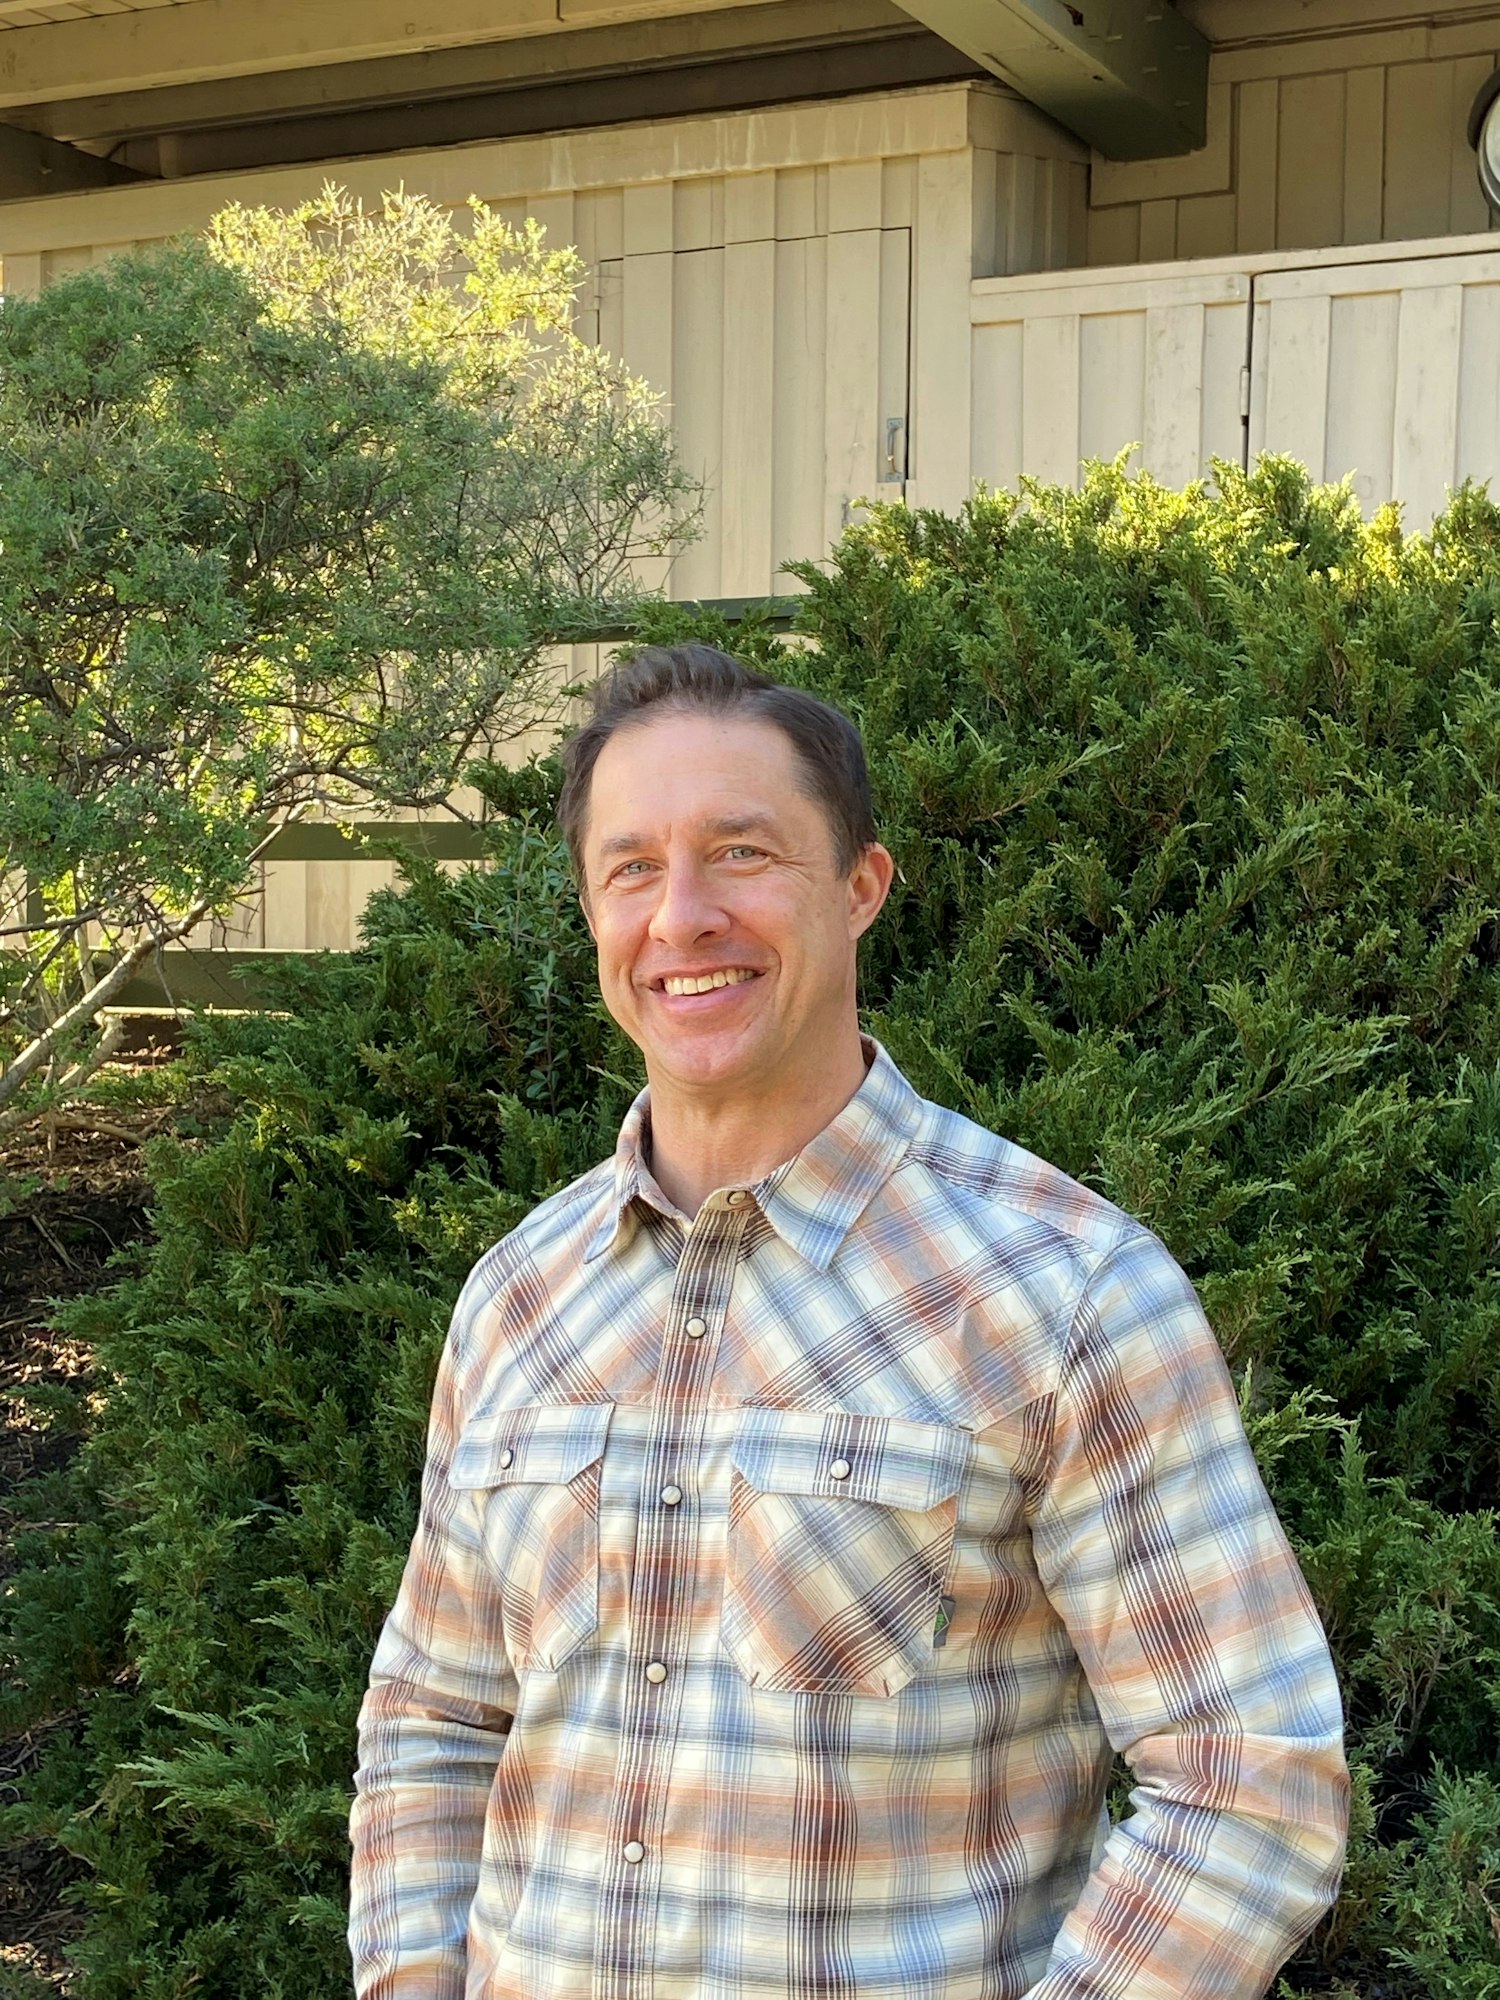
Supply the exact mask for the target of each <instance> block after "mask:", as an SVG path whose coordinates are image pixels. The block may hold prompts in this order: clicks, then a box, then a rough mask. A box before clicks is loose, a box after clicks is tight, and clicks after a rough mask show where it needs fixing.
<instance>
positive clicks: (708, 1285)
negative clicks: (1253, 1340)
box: [351, 646, 1347, 2000]
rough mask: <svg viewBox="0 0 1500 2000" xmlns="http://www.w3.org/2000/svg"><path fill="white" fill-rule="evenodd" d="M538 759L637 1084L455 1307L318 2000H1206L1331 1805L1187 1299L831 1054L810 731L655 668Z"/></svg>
mask: <svg viewBox="0 0 1500 2000" xmlns="http://www.w3.org/2000/svg"><path fill="white" fill-rule="evenodd" d="M564 762H565V784H564V789H563V794H562V801H561V807H560V819H561V822H562V826H563V829H564V831H565V833H566V835H567V838H568V841H569V844H570V846H571V849H572V852H573V856H574V860H575V863H576V866H577V870H578V879H579V885H580V891H581V895H582V899H583V907H584V910H585V912H586V914H587V917H588V922H589V926H590V929H591V931H592V934H593V936H594V939H595V941H596V943H597V946H598V953H599V978H600V984H601V986H602V989H603V993H604V998H605V1002H606V1004H607V1005H608V1007H609V1010H610V1012H611V1013H612V1014H613V1015H614V1017H615V1019H616V1020H617V1021H618V1022H619V1023H620V1025H621V1027H622V1028H623V1029H624V1030H625V1032H626V1033H627V1034H628V1035H629V1036H630V1037H631V1038H632V1040H634V1041H635V1042H637V1043H638V1044H639V1046H640V1048H641V1050H642V1052H643V1054H644V1057H645V1062H646V1072H647V1076H648V1079H649V1088H648V1090H647V1091H646V1092H645V1093H643V1095H642V1097H641V1098H640V1099H639V1100H638V1101H637V1103H636V1105H635V1106H634V1108H633V1109H632V1111H631V1112H630V1114H629V1116H628V1117H627V1119H626V1121H625V1125H624V1128H623V1130H622V1132H621V1134H620V1140H619V1146H618V1148H617V1151H616V1153H615V1156H614V1158H613V1159H612V1160H611V1161H607V1162H606V1163H605V1164H604V1165H602V1166H600V1167H598V1168H596V1169H595V1170H594V1171H593V1172H592V1173H590V1174H586V1175H585V1176H584V1177H583V1178H582V1179H581V1180H579V1181H577V1182H575V1183H574V1184H573V1185H572V1186H571V1187H569V1188H566V1189H564V1190H563V1192H562V1193H561V1194H559V1195H555V1196H553V1197H552V1198H551V1199H550V1200H548V1201H546V1202H543V1203H542V1205H541V1206H540V1207H539V1208H537V1209H536V1210H535V1211H534V1212H533V1213H532V1214H531V1215H530V1216H529V1217H528V1218H527V1220H526V1221H525V1222H524V1223H523V1224H522V1225H521V1227H520V1228H519V1229H517V1230H516V1231H515V1232H514V1233H513V1234H512V1235H510V1236H509V1237H507V1238H506V1239H505V1240H504V1241H503V1242H501V1243H499V1244H497V1245H496V1246H495V1248H494V1249H493V1250H491V1251H490V1252H489V1253H488V1254H487V1255H486V1256H485V1257H483V1258H482V1259H481V1260H480V1262H479V1263H478V1265H477V1266H476V1267H475V1269H474V1271H473V1273H472V1275H471V1277H470V1278H469V1281H468V1283H467V1285H466V1286H465V1288H464V1291H463V1294H462V1296H461V1298H460V1299H459V1302H458V1306H457V1308H456V1310H455V1313H454V1318H453V1328H452V1333H451V1335H450V1338H449V1342H448V1346H447V1349H446V1351H445V1353H444V1356H443V1361H442V1366H441V1370H440V1373H439V1377H438V1383H437V1389H436V1394H435V1398H434V1404H433V1414H432V1427H431V1433H430V1437H429V1447H428V1463H427V1471H426V1477H425V1480H424V1487H423V1499H422V1512H421V1521H420V1525H419V1527H418V1529H417V1534H416V1539H415V1541H414V1543H413V1546H412V1552H411V1557H410V1561H409V1563H408V1566H407V1571H406V1576H405V1580H404V1582H403V1584H402V1587H401V1593H400V1596H399V1598H398V1600H397V1603H396V1606H395V1609H394V1610H393V1611H392V1613H391V1616H390V1620H389V1623H388V1624H387V1626H386V1629H385V1632H384V1635H383V1636H382V1638H381V1641H380V1646H379V1649H378V1651H377V1653H376V1656H375V1663H374V1667H373V1670H372V1674H371V1683H370V1691H369V1694H368V1696H367V1698H366V1701H365V1705H364V1709H363V1711H362V1716H361V1766H360V1772H359V1780H358V1786H359V1797H358V1800H357V1803H356V1805H355V1809H354V1816H353V1839H354V1848H355V1870H354V1898H353V1917H352V1923H351V1940H352V1947H353V1952H354V1959H355V1967H356V1982H357V1985H358V1989H359V1992H360V1993H361V1994H363V1995H365V1996H368V1997H369V2000H417V1997H418V1996H421V2000H461V1996H467V2000H479V1996H492V2000H502V1996H503V2000H573V1996H580V2000H581V1996H584V1995H588V1996H592V2000H626V1996H629V2000H647V1996H651V2000H1018V1996H1020V1995H1022V1994H1027V1995H1030V1996H1031V2000H1075V1996H1076V2000H1084V1996H1088V2000H1200V1996H1201V2000H1207V1996H1214V1997H1215V2000H1224V1996H1230V1995H1240V1996H1245V2000H1251V1996H1254V1995H1256V1994H1259V1993H1260V1992H1262V1991H1263V1989H1264V1988H1265V1987H1266V1985H1267V1984H1268V1982H1269V1980H1270V1978H1271V1977H1272V1975H1273V1973H1274V1972H1275V1970H1276V1968H1277V1966H1278V1965H1279V1964H1280V1963H1281V1961H1282V1960H1283V1958H1284V1957H1285V1956H1286V1954H1287V1953H1288V1952H1289V1951H1290V1950H1291V1949H1292V1948H1293V1946H1294V1945H1295V1944H1296V1943H1297V1942H1298V1941H1299V1940H1300V1939H1301V1938H1302V1937H1303V1936H1304V1934H1305V1933H1306V1932H1307V1930H1308V1929H1309V1928H1310V1927H1311V1925H1312V1924H1313V1922H1314V1921H1315V1920H1316V1918H1317V1917H1318V1916H1319V1915H1320V1914H1321V1913H1322V1911H1323V1910H1324V1909H1325V1908H1326V1907H1327V1905H1328V1904H1329V1902H1330V1901H1331V1899H1332V1896H1333V1894H1334V1889H1335V1884H1336V1879H1337V1872H1338V1868H1339V1864H1340V1860H1341V1854H1342V1846H1343V1837H1344V1829H1345V1817H1346V1797H1347V1779H1346V1773H1345V1769H1344V1763H1343V1756H1342V1751H1341V1747H1340V1741H1341V1739H1340V1710H1339V1701H1338V1694H1337V1689H1336V1687H1335V1683H1334V1678H1333V1672H1332V1668H1331V1665H1330V1662H1329V1658H1328V1653H1327V1648H1326V1645H1325V1643H1324V1639H1323V1634H1322V1631H1321V1629H1320V1627H1319V1624H1318V1620H1317V1616H1316V1614H1315V1612H1314V1610H1313V1608H1312V1605H1311V1602H1310V1600H1309V1598H1308V1595H1307V1592H1306V1589H1305V1587H1304V1585H1303V1583H1302V1579H1301V1577H1300V1575H1299V1573H1298V1570H1297V1567H1296V1564H1295V1562H1294V1560H1293V1558H1292V1555H1291V1552H1290V1550H1289V1549H1288V1547H1287V1544H1286V1541H1285V1539H1284V1537H1283V1535H1282V1533H1281V1530H1280V1528H1279V1527H1278V1525H1277V1522H1276V1519H1275V1516H1274V1514H1273V1512H1272V1510H1271V1506H1270V1503H1269V1501H1268V1500H1267V1498H1266V1494H1265V1491H1264V1489H1263V1487H1262V1485H1261V1483H1260V1480H1259V1478H1258V1476H1257V1473H1256V1469H1255V1464H1254V1461H1253V1459H1252V1457H1251V1454H1250V1451H1249V1449H1248V1447H1247V1445H1246V1442H1245V1438H1244V1434H1243V1431H1242V1429H1241V1427H1240V1423H1239V1418H1238V1414H1237V1410H1236V1404H1235V1398H1234V1394H1233V1391H1232V1388H1231V1385H1230V1382H1229V1378H1228V1375H1227V1372H1226V1370H1225V1367H1224V1364H1223V1361H1222V1359H1221V1358H1220V1355H1219V1351H1218V1348H1217V1345H1216V1343H1215V1341H1214V1338H1213V1335H1212V1333H1211V1332H1210V1330H1209V1328H1208V1326H1207V1324H1206V1322H1205V1320H1204V1318H1203V1314H1202V1311H1201V1309H1200V1307H1199V1305H1198V1302H1197V1299H1196V1298H1195V1296H1194V1293H1193V1291H1192V1288H1191V1287H1190V1285H1189V1284H1188V1281H1187V1279H1186V1278H1185V1277H1184V1276H1183V1275H1182V1273H1181V1271H1180V1270H1179V1269H1178V1267H1177V1266H1176V1265H1175V1264H1174V1263H1173V1262H1172V1260H1171V1258H1170V1257H1169V1256H1168V1254H1167V1252H1166V1251H1165V1250H1164V1249H1163V1247H1162V1246H1161V1244H1160V1243H1159V1242H1157V1240H1156V1239H1155V1238H1154V1237H1153V1236H1151V1235H1150V1234H1149V1233H1148V1232H1147V1231H1146V1230H1145V1229H1143V1228H1142V1227H1141V1226H1140V1225H1139V1224H1138V1223H1135V1222H1133V1221H1132V1220H1131V1219H1130V1218H1129V1217H1128V1216H1125V1215H1123V1214H1121V1212H1120V1211H1119V1210H1118V1209H1115V1208H1113V1207H1111V1205H1110V1204H1109V1203H1108V1202H1106V1201H1104V1200H1102V1199H1101V1198H1100V1197H1099V1196H1097V1195H1094V1194H1092V1193H1090V1192H1089V1191H1088V1190H1087V1189H1085V1188H1083V1187H1080V1186H1079V1185H1078V1184H1077V1183H1075V1182H1073V1181H1071V1180H1069V1179H1068V1178H1067V1177H1066V1176H1064V1175H1063V1174H1061V1173H1059V1172H1058V1171H1056V1170H1055V1169H1054V1168H1052V1167H1049V1166H1047V1165H1046V1164H1045V1163H1043V1162H1042V1161H1040V1160H1037V1159H1034V1158H1032V1157H1031V1156H1030V1155H1029V1154H1026V1153H1024V1152H1022V1151H1020V1149H1019V1148H1017V1147H1015V1146H1012V1145H1010V1144H1008V1143H1007V1142H1006V1141H1005V1140H1004V1139H1000V1138H996V1137H995V1136H993V1135H992V1134H990V1133H988V1132H985V1131H981V1130H980V1129H979V1128H977V1127H976V1126H974V1125H971V1124H969V1123H968V1122H967V1121H966V1120H964V1119H962V1118H960V1117H957V1116H955V1115H954V1114H953V1113H951V1112H948V1111H944V1110H942V1109H940V1108H939V1107H938V1106H936V1105H933V1104H929V1103H926V1102H924V1101H923V1100H922V1099H921V1098H919V1097H918V1096H917V1095H916V1093H915V1092H914V1091H913V1090H912V1089H911V1087H910V1086H909V1085H908V1084H907V1083H906V1081H905V1079H904V1078H903V1077H902V1076H901V1075H900V1073H899V1072H898V1071H897V1069H896V1068H895V1066H894V1064H893V1063H892V1062H891V1060H890V1058H889V1057H888V1056H887V1055H885V1053H884V1052H883V1051H882V1050H880V1049H879V1048H877V1047H876V1046H875V1045H874V1044H873V1043H871V1042H869V1041H865V1040H862V1039H861V1036H860V1033H859V1029H858V1025H857V1020H856V1012H855V948H856V944H857V942H858V939H859V938H860V936H861V935H862V934H863V933H864V932H865V931H866V930H867V929H868V928H869V926H870V925H871V924H872V923H873V922H874V921H875V918H876V916H877V915H878V913H879V911H880V907H881V904H882V902H883V901H884V899H885V896H886V892H887V890H888V888H889V886H890V881H891V876H892V872H893V863H892V861H891V857H890V855H889V854H888V853H887V852H886V850H885V849H884V848H883V847H882V846H881V845H880V844H879V842H878V841H877V840H876V838H875V827H874V822H873V819H872V816H871V809H870V800H869V791H868V783H867V779H866V775H865V764H864V757H863V752H862V749H861V746H860V743H859V738H858V736H857V734H856V732H855V730H854V729H853V727H852V726H851V725H850V724H849V723H848V721H847V720H846V719H845V718H844V717H842V716H840V715H839V714H837V713H836V712H835V711H834V710H832V709H830V708H828V707H826V706H825V705H824V704H822V703H820V702H817V701H815V700H813V699H812V698H811V697H810V696H808V695H805V694H802V693H800V692H797V691H795V690H793V689H789V688H783V687H778V686H776V685H774V684H772V683H770V682H768V681H766V680H765V679H764V678H762V677H761V676H760V675H757V674H754V673H752V672H750V671H748V670H747V669H745V668H744V667H742V666H740V665H739V664H738V663H736V662H735V661H733V660H730V659H729V658H727V657H726V656H725V655H723V654H721V653H718V652H715V651H713V650H712V649H711V648H708V647H704V646H682V647H676V648H670V649H650V650H647V651H646V652H644V653H642V654H640V655H639V656H638V657H637V658H636V659H635V661H634V662H633V663H631V664H629V665H627V666H625V667H624V668H622V669H620V670H618V671H617V672H616V674H615V676H614V677H613V679H611V680H609V681H607V682H606V683H605V684H604V685H603V686H602V688H601V690H600V692H599V695H598V697H597V699H596V703H595V710H594V714H593V716H592V718H591V719H590V720H589V721H588V722H586V723H585V725H584V726H583V728H582V729H580V730H579V731H578V732H577V734H576V735H574V736H573V737H572V739H571V740H570V742H569V744H568V745H567V748H566V750H565V753H564ZM1114 1751H1119V1752H1121V1753H1123V1755H1124V1756H1125V1758H1126V1759H1127V1760H1128V1762H1129V1763H1130V1765H1131V1767H1132V1769H1133V1773H1134V1776H1135V1780H1136V1784H1135V1790H1134V1792H1133V1795H1132V1798H1133V1805H1134V1811H1133V1813H1132V1814H1131V1815H1129V1816H1128V1817H1126V1818H1125V1819H1123V1820H1122V1821H1121V1823H1120V1824H1119V1825H1117V1826H1116V1827H1114V1829H1113V1830H1112V1831H1111V1830H1110V1828H1109V1825H1108V1822H1107V1817H1106V1815H1105V1814H1104V1811H1103V1807H1104V1796H1105V1788H1106V1781H1107V1779H1108V1775H1109V1771H1110V1765H1111V1759H1112V1753H1113V1752H1114Z"/></svg>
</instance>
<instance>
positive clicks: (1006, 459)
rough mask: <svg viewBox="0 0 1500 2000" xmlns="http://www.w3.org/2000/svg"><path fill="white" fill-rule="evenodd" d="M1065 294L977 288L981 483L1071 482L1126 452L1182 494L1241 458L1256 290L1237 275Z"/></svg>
mask: <svg viewBox="0 0 1500 2000" xmlns="http://www.w3.org/2000/svg"><path fill="white" fill-rule="evenodd" d="M1111 275H1112V277H1114V278H1115V279H1116V280H1117V282H1113V283H1109V282H1103V281H1102V280H1095V281H1093V282H1092V283H1091V282H1089V280H1088V279H1087V278H1086V277H1084V276H1083V275H1082V274H1080V277H1079V279H1078V280H1077V281H1075V282H1074V283H1072V284H1069V285H1065V286H1059V287H1058V288H1057V289H1055V290H1053V289H1050V288H1048V289H1038V288H1036V287H1034V286H1019V285H1018V286H1015V287H1014V288H1007V287H1005V286H1003V285H996V286H983V287H976V289H975V298H974V305H973V332H972V340H973V377H974V407H973V421H972V433H971V447H970V449H971V462H972V467H973V474H974V477H975V478H976V479H982V480H983V481H984V482H985V483H986V485H989V486H1014V485H1015V483H1016V480H1017V478H1018V477H1019V476H1020V474H1021V473H1023V472H1026V473H1030V474H1032V475H1033V476H1035V477H1036V478H1038V479H1051V480H1062V481H1064V482H1067V481H1071V480H1074V479H1076V478H1077V476H1078V467H1079V462H1080V461H1081V460H1082V459H1085V458H1113V457H1115V456H1116V454H1117V453H1119V452H1121V451H1123V450H1124V449H1125V448H1126V447H1127V446H1135V447H1136V449H1135V450H1134V451H1132V453H1131V459H1130V463H1131V464H1132V466H1141V467H1144V468H1145V469H1146V470H1147V471H1149V472H1151V473H1153V474H1154V475H1155V476H1156V477H1157V478H1158V479H1160V480H1162V481H1163V482H1164V483H1166V484H1167V485H1172V486H1180V485H1182V484H1183V483H1184V482H1185V481H1187V480H1189V479H1196V478H1197V477H1198V476H1199V475H1200V474H1202V473H1206V472H1207V471H1208V470H1209V462H1210V460H1211V459H1212V458H1214V457H1216V456H1217V457H1227V458H1232V459H1236V460H1238V459H1239V458H1240V456H1241V454H1242V451H1243V443H1244V439H1243V425H1242V419H1241V416H1240V386H1241V381H1240V378H1241V371H1242V369H1243V368H1244V365H1245V362H1246V358H1247V347H1246V341H1247V336H1248V312H1249V301H1250V281H1249V278H1248V277H1247V276H1245V275H1244V274H1242V273H1239V272H1229V273H1209V274H1202V275H1200V274H1197V273H1182V274H1179V275H1174V276H1171V277H1166V276H1163V277H1159V278H1151V279H1141V280H1129V279H1126V278H1124V277H1123V275H1122V274H1119V273H1113V274H1111Z"/></svg>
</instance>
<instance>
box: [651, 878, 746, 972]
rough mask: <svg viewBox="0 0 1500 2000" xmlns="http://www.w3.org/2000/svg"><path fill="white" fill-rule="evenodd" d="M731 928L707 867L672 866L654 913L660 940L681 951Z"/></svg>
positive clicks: (654, 929)
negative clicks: (706, 869) (702, 939)
mask: <svg viewBox="0 0 1500 2000" xmlns="http://www.w3.org/2000/svg"><path fill="white" fill-rule="evenodd" d="M728 928H729V915H728V912H727V911H726V910H725V909H724V907H723V905H722V904H721V903H720V902H719V901H718V899H717V898H716V897H715V896H714V894H713V885H712V883H711V882H710V881H709V879H708V877H707V875H706V874H705V873H704V871H703V869H701V868H699V867H696V866H695V865H694V864H692V863H691V862H684V863H680V864H678V865H677V866H675V867H672V866H669V867H668V868H667V870H666V871H665V879H664V880H663V882H662V887H661V894H660V896H659V897H658V898H657V904H656V908H655V909H654V910H653V911H652V913H651V935H652V937H653V938H654V939H655V940H656V942H657V943H658V944H664V945H670V946H672V947H673V948H674V949H676V950H679V951H680V950H682V949H684V948H685V947H687V946H689V945H693V944H696V943H697V942H698V941H699V940H700V939H701V938H705V937H719V936H722V935H723V933H724V932H725V931H726V930H727V929H728Z"/></svg>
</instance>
